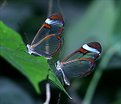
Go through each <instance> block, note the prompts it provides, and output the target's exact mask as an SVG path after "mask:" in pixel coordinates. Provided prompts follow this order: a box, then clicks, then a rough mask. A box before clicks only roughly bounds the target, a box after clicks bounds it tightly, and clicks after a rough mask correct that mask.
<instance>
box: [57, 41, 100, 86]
mask: <svg viewBox="0 0 121 104" xmlns="http://www.w3.org/2000/svg"><path fill="white" fill-rule="evenodd" d="M101 51H102V48H101V45H100V43H98V42H90V43H87V44H84V45H82V46H81V47H80V48H79V49H77V50H76V51H74V52H72V53H71V54H70V55H68V56H67V57H66V58H64V59H63V60H61V61H57V62H56V64H55V67H56V71H57V73H61V76H62V78H63V82H64V83H65V84H66V85H70V82H69V80H68V78H72V77H83V76H86V75H88V74H90V73H91V71H92V70H93V69H94V66H95V61H96V60H97V59H98V57H99V56H100V55H101Z"/></svg>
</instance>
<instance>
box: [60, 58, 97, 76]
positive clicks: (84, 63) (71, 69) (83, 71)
mask: <svg viewBox="0 0 121 104" xmlns="http://www.w3.org/2000/svg"><path fill="white" fill-rule="evenodd" d="M94 66H95V63H94V60H93V59H91V58H80V59H75V60H71V61H67V62H62V63H61V68H62V70H63V71H64V73H65V75H66V76H67V77H68V78H72V77H83V76H85V75H88V74H89V73H90V72H91V71H92V69H93V68H94Z"/></svg>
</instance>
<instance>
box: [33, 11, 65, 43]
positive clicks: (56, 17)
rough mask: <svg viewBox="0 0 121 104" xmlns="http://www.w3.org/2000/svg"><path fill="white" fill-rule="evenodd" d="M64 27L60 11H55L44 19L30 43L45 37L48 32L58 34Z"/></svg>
mask: <svg viewBox="0 0 121 104" xmlns="http://www.w3.org/2000/svg"><path fill="white" fill-rule="evenodd" d="M63 28H64V20H63V17H62V15H61V14H60V13H56V14H53V15H51V16H50V17H48V18H47V19H46V20H45V23H44V24H43V25H42V27H41V28H40V29H39V31H38V32H37V34H36V35H35V37H34V39H33V41H32V43H31V45H34V44H36V43H37V42H39V41H40V40H41V39H43V38H44V37H46V36H47V35H49V34H56V35H60V34H62V32H63Z"/></svg>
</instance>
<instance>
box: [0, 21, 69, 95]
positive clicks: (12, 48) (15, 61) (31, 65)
mask: <svg viewBox="0 0 121 104" xmlns="http://www.w3.org/2000/svg"><path fill="white" fill-rule="evenodd" d="M0 55H1V56H2V57H3V58H5V59H6V60H7V61H8V62H10V63H11V64H12V65H13V66H14V67H16V69H18V70H19V71H20V72H21V73H22V74H24V75H25V76H26V77H27V78H28V79H29V80H30V82H31V83H32V84H33V86H34V87H35V89H36V91H37V92H39V86H38V83H39V82H40V81H42V80H45V79H46V78H47V75H48V73H49V71H48V69H49V67H48V63H47V60H46V59H45V58H44V57H35V56H32V55H29V54H28V53H27V50H26V47H25V45H24V43H23V41H22V39H21V37H20V35H19V34H18V33H16V32H14V31H13V30H11V29H10V28H8V27H7V26H5V25H4V24H3V23H2V22H0ZM2 70H3V69H2ZM49 74H50V75H49V76H50V77H49V79H50V80H51V81H52V82H53V83H54V84H55V85H56V86H58V87H59V88H60V89H61V90H62V91H64V92H65V93H66V94H67V95H68V93H67V92H66V90H65V89H64V87H63V85H62V84H61V83H60V81H59V80H58V78H57V77H56V76H55V74H54V73H53V72H51V73H49Z"/></svg>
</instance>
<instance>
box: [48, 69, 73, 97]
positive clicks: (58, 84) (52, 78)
mask: <svg viewBox="0 0 121 104" xmlns="http://www.w3.org/2000/svg"><path fill="white" fill-rule="evenodd" d="M49 79H50V80H51V81H52V83H53V84H54V85H56V86H57V87H58V88H59V89H61V90H62V91H63V92H65V94H66V95H67V96H68V97H69V98H70V99H72V98H71V96H70V95H69V94H68V92H67V91H66V90H65V88H64V87H63V85H62V84H61V82H60V81H59V79H58V78H57V77H56V75H55V74H54V73H53V72H52V71H50V73H49Z"/></svg>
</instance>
